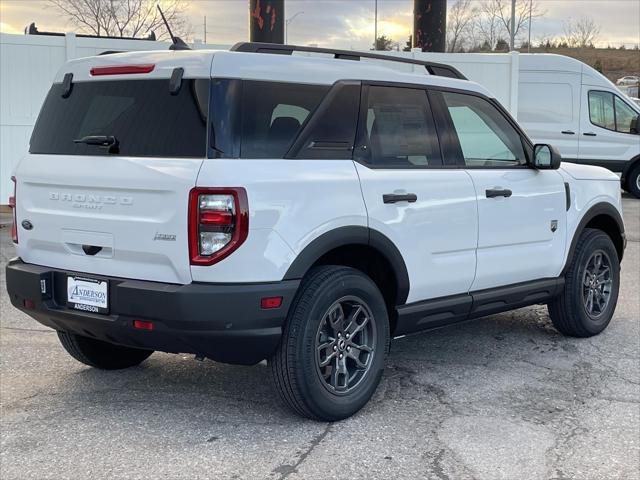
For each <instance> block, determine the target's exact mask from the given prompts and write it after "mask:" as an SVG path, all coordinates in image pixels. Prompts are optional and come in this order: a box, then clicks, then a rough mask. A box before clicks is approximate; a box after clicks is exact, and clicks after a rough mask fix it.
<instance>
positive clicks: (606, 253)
mask: <svg viewBox="0 0 640 480" xmlns="http://www.w3.org/2000/svg"><path fill="white" fill-rule="evenodd" d="M619 289H620V263H619V260H618V253H617V252H616V249H615V246H614V245H613V242H612V241H611V238H609V236H608V235H607V234H606V233H604V232H603V231H602V230H595V229H592V228H586V229H585V230H584V231H583V232H582V233H581V234H580V237H579V238H578V243H577V244H576V249H575V253H574V256H573V259H572V261H571V265H570V266H569V269H568V270H567V273H566V275H565V287H564V292H563V293H562V294H561V295H560V296H558V297H557V298H555V299H554V300H553V301H552V302H550V303H549V304H548V309H549V316H550V317H551V321H552V322H553V325H554V326H555V327H556V329H557V330H558V331H560V333H563V334H565V335H569V336H572V337H591V336H593V335H597V334H598V333H600V332H602V331H603V330H604V329H605V328H607V325H609V322H610V321H611V317H613V312H614V310H615V308H616V303H617V301H618V291H619Z"/></svg>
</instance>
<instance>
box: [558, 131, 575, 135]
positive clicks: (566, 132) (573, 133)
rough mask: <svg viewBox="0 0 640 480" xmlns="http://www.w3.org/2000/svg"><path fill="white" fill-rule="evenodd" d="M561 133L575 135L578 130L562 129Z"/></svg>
mask: <svg viewBox="0 0 640 480" xmlns="http://www.w3.org/2000/svg"><path fill="white" fill-rule="evenodd" d="M560 133H562V134H564V135H575V134H576V132H574V131H572V130H562V131H561V132H560Z"/></svg>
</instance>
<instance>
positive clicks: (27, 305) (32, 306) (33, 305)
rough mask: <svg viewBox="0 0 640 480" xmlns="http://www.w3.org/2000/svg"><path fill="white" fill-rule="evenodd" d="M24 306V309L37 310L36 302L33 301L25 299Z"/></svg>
mask: <svg viewBox="0 0 640 480" xmlns="http://www.w3.org/2000/svg"><path fill="white" fill-rule="evenodd" d="M22 304H23V305H24V308H26V309H28V310H35V308H36V302H34V301H33V300H29V299H28V298H25V300H24V301H23V302H22Z"/></svg>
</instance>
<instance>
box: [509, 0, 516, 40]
mask: <svg viewBox="0 0 640 480" xmlns="http://www.w3.org/2000/svg"><path fill="white" fill-rule="evenodd" d="M510 33H511V35H510V37H511V38H510V45H509V49H510V50H512V51H513V50H515V49H516V0H511V32H510Z"/></svg>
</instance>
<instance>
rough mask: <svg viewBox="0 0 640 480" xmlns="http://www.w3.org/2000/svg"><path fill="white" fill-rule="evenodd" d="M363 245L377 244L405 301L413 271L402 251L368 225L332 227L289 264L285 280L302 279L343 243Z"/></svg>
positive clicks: (400, 299) (398, 292)
mask: <svg viewBox="0 0 640 480" xmlns="http://www.w3.org/2000/svg"><path fill="white" fill-rule="evenodd" d="M348 245H363V246H368V247H373V248H374V249H376V250H377V251H378V252H380V254H381V255H382V256H383V257H384V258H386V260H387V261H388V262H389V264H390V265H391V268H392V269H393V272H394V274H395V276H396V282H397V289H398V290H397V301H396V304H397V305H404V304H405V303H406V301H407V297H408V296H409V273H408V271H407V265H406V263H405V261H404V258H403V257H402V254H401V253H400V251H399V250H398V248H397V247H396V246H395V244H394V243H393V242H392V241H391V240H390V239H389V237H387V236H386V235H384V234H383V233H381V232H379V231H377V230H374V229H372V228H369V227H364V226H348V227H338V228H336V229H334V230H330V231H328V232H326V233H324V234H322V235H320V236H319V237H318V238H316V239H315V240H313V241H312V242H311V243H310V244H309V245H307V246H306V247H305V248H304V249H303V250H302V251H301V252H300V253H299V254H298V256H297V257H296V259H295V260H294V261H293V263H292V264H291V265H290V266H289V269H288V270H287V273H286V274H285V276H284V278H283V280H298V279H301V278H302V277H304V275H305V274H306V273H307V272H308V271H309V269H310V268H311V267H312V266H313V264H314V263H316V262H317V261H318V260H319V259H320V258H322V256H324V255H325V254H327V253H329V252H330V251H331V250H334V249H336V248H339V247H345V246H348Z"/></svg>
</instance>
